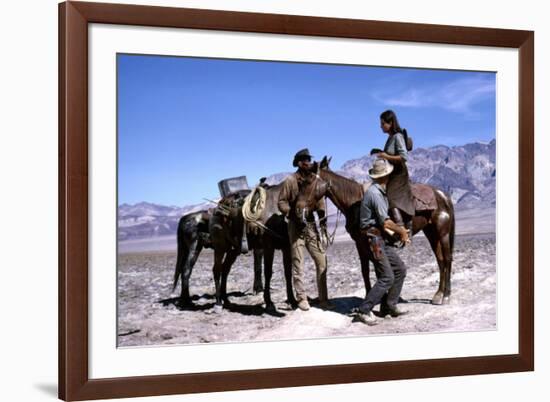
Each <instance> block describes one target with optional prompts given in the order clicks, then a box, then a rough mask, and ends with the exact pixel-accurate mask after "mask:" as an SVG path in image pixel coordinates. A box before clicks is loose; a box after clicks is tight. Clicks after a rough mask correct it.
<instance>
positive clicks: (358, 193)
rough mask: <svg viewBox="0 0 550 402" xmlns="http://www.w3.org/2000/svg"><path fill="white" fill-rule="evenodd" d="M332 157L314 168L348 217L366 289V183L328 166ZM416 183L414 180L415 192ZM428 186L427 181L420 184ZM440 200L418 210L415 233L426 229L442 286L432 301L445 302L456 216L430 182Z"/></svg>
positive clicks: (332, 199) (449, 292)
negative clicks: (363, 210)
mask: <svg viewBox="0 0 550 402" xmlns="http://www.w3.org/2000/svg"><path fill="white" fill-rule="evenodd" d="M329 163H330V159H328V158H327V157H326V156H325V157H324V158H323V160H322V161H321V163H320V164H317V162H316V163H315V164H314V170H315V171H316V172H317V174H318V175H319V176H320V177H321V179H322V180H323V181H325V182H327V184H328V185H327V186H326V193H325V195H326V196H327V197H328V198H329V199H330V200H331V201H332V202H333V204H334V205H335V206H336V208H338V209H339V210H340V211H341V212H342V214H343V215H344V216H345V217H346V230H347V232H348V233H349V234H350V236H351V238H352V239H353V240H354V241H355V244H356V247H357V251H358V253H359V259H360V261H361V272H362V274H363V280H364V282H365V289H366V291H367V293H368V292H369V290H370V289H371V285H370V279H369V258H368V256H367V250H368V244H366V240H365V238H364V236H361V234H360V228H359V210H360V205H361V201H362V199H363V195H364V190H363V185H362V184H360V183H357V182H356V181H354V180H352V179H348V178H346V177H343V176H340V175H339V174H337V173H335V172H333V171H332V170H330V168H329ZM415 186H419V185H418V184H413V185H412V187H413V194H414V192H415V191H414V190H415ZM421 186H426V185H424V184H423V185H421ZM429 187H430V188H431V189H432V191H433V193H434V195H435V199H436V202H437V207H436V208H434V209H433V210H422V211H417V212H416V213H415V216H414V217H413V222H412V223H413V235H414V234H416V233H418V232H419V231H421V230H422V231H423V232H424V234H425V235H426V238H427V239H428V241H429V242H430V245H431V247H432V250H433V252H434V254H435V257H436V259H437V264H438V266H439V288H438V290H437V292H436V293H435V295H434V296H433V298H432V304H437V305H440V304H446V303H448V302H449V301H450V297H451V266H452V261H453V246H454V234H455V216H454V208H453V203H452V201H451V199H450V198H449V197H448V196H447V195H446V194H444V193H443V192H442V191H441V190H439V189H437V188H435V187H431V186H429Z"/></svg>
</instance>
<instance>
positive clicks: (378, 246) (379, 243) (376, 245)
mask: <svg viewBox="0 0 550 402" xmlns="http://www.w3.org/2000/svg"><path fill="white" fill-rule="evenodd" d="M361 233H363V235H365V236H366V237H367V241H368V244H369V249H370V251H371V254H372V257H373V258H374V259H375V260H376V261H380V260H381V259H382V257H383V256H384V238H383V236H382V231H381V230H380V229H378V228H377V227H375V226H371V227H370V228H368V229H363V230H362V231H361Z"/></svg>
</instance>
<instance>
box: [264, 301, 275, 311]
mask: <svg viewBox="0 0 550 402" xmlns="http://www.w3.org/2000/svg"><path fill="white" fill-rule="evenodd" d="M265 312H266V313H276V312H277V309H276V308H275V305H274V304H273V303H270V304H266V306H265Z"/></svg>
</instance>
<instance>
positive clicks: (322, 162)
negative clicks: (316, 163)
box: [321, 155, 330, 169]
mask: <svg viewBox="0 0 550 402" xmlns="http://www.w3.org/2000/svg"><path fill="white" fill-rule="evenodd" d="M329 162H330V160H329V159H327V157H326V155H325V156H324V157H323V160H322V161H321V169H326V168H328V164H329Z"/></svg>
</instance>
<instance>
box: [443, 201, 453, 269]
mask: <svg viewBox="0 0 550 402" xmlns="http://www.w3.org/2000/svg"><path fill="white" fill-rule="evenodd" d="M442 198H443V201H444V202H445V206H446V207H447V209H448V210H449V217H450V219H451V224H450V228H449V246H450V250H451V260H452V258H453V252H454V246H455V208H454V205H453V201H452V199H451V197H450V196H449V195H448V194H445V196H444V197H442Z"/></svg>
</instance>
